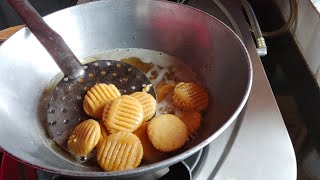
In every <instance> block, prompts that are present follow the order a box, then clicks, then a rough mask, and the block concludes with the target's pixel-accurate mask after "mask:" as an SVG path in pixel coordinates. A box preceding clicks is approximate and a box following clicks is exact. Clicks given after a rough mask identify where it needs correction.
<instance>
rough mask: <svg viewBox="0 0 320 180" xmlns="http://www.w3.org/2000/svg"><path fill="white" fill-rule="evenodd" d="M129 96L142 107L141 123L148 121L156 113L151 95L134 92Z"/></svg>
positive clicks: (154, 101)
mask: <svg viewBox="0 0 320 180" xmlns="http://www.w3.org/2000/svg"><path fill="white" fill-rule="evenodd" d="M130 96H132V97H134V98H136V99H137V100H138V101H139V102H140V103H141V105H142V108H143V121H148V120H149V119H151V118H152V117H153V116H154V114H155V113H156V109H157V101H156V100H155V99H154V97H153V96H152V95H151V94H148V93H145V92H135V93H132V94H130Z"/></svg>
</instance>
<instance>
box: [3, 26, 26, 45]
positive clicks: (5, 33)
mask: <svg viewBox="0 0 320 180" xmlns="http://www.w3.org/2000/svg"><path fill="white" fill-rule="evenodd" d="M25 26H26V25H18V26H13V27H9V28H7V29H4V30H1V31H0V42H3V41H5V40H7V39H8V38H9V37H11V36H12V35H13V34H14V33H16V32H17V31H19V30H20V29H22V28H24V27H25Z"/></svg>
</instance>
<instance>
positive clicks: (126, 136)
mask: <svg viewBox="0 0 320 180" xmlns="http://www.w3.org/2000/svg"><path fill="white" fill-rule="evenodd" d="M142 156H143V148H142V145H141V142H140V140H139V138H138V137H137V136H136V135H134V134H133V133H130V132H124V131H121V132H117V133H114V134H111V135H109V136H108V137H107V138H106V139H104V140H103V141H102V143H101V145H100V146H99V147H98V151H97V160H98V163H99V165H100V167H101V168H102V169H104V170H106V171H120V170H129V169H133V168H136V167H138V166H139V164H140V162H141V159H142Z"/></svg>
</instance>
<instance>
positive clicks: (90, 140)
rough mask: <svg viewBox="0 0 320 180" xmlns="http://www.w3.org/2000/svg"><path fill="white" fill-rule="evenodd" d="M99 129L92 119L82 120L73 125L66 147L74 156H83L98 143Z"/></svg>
mask: <svg viewBox="0 0 320 180" xmlns="http://www.w3.org/2000/svg"><path fill="white" fill-rule="evenodd" d="M100 135H101V130H100V126H99V123H98V122H97V121H95V120H93V119H89V120H86V121H83V122H82V123H80V124H79V125H77V126H76V127H75V129H74V130H73V131H72V134H71V136H70V137H69V140H68V142H67V143H68V149H69V151H70V152H71V154H73V155H75V156H85V155H87V154H89V153H90V152H91V151H92V149H93V148H94V147H95V146H96V145H97V144H98V141H99V139H100Z"/></svg>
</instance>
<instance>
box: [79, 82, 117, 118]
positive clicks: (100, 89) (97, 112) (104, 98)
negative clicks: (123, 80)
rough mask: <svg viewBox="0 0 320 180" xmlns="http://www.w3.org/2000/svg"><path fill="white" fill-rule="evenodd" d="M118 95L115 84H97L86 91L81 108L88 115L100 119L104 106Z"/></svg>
mask: <svg viewBox="0 0 320 180" xmlns="http://www.w3.org/2000/svg"><path fill="white" fill-rule="evenodd" d="M120 96H121V94H120V92H119V90H118V89H117V87H116V86H115V85H113V84H109V85H107V84H104V83H100V84H97V85H95V86H93V87H91V88H90V89H89V90H88V91H87V94H86V95H85V97H84V100H83V109H84V111H85V113H86V114H87V115H88V116H91V117H93V118H96V119H101V117H102V112H103V108H104V106H105V105H106V104H108V103H110V102H111V101H112V100H114V99H116V98H118V97H120Z"/></svg>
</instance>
